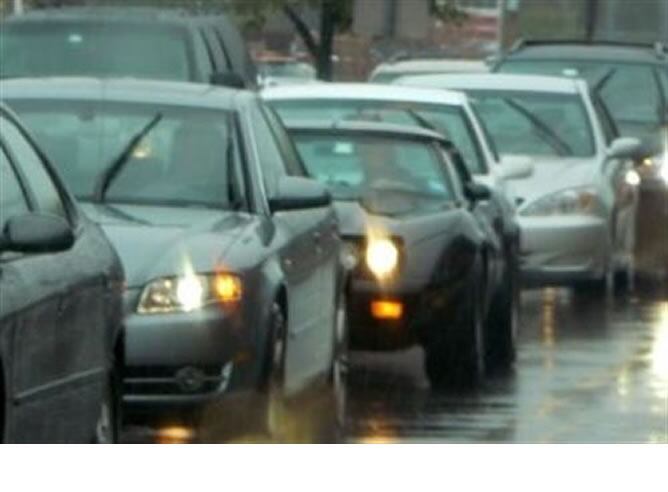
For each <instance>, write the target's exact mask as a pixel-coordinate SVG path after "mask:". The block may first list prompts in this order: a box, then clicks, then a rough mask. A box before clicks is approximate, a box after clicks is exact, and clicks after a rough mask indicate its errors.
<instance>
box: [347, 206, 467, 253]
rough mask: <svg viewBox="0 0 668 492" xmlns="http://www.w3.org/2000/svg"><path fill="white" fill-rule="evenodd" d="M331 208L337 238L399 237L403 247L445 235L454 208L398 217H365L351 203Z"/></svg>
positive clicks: (362, 210) (360, 210)
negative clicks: (379, 234) (372, 234)
mask: <svg viewBox="0 0 668 492" xmlns="http://www.w3.org/2000/svg"><path fill="white" fill-rule="evenodd" d="M334 208H335V210H336V215H337V218H338V221H339V229H340V231H341V235H342V236H343V237H344V238H345V237H360V236H364V235H365V234H367V233H368V232H369V231H382V233H383V234H388V235H396V236H401V237H402V239H403V240H404V243H405V244H407V245H409V244H417V243H419V242H421V241H425V240H428V239H430V238H433V237H436V236H439V235H441V234H443V233H444V232H446V231H447V227H445V225H446V224H447V222H448V220H449V218H450V216H451V213H450V212H453V211H455V210H456V208H455V207H454V206H452V207H450V208H446V209H443V210H439V211H437V212H434V211H431V212H425V213H423V214H412V215H407V216H401V217H387V216H383V215H374V214H371V213H369V212H368V211H367V210H366V209H365V208H364V207H362V206H361V205H360V204H359V203H358V202H355V201H335V202H334Z"/></svg>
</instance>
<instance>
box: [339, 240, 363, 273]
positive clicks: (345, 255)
mask: <svg viewBox="0 0 668 492" xmlns="http://www.w3.org/2000/svg"><path fill="white" fill-rule="evenodd" d="M341 264H342V265H343V268H345V269H346V270H354V269H355V268H356V267H357V265H358V264H359V250H358V249H357V246H355V245H354V244H352V243H344V244H343V247H342V248H341Z"/></svg>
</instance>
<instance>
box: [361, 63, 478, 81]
mask: <svg viewBox="0 0 668 492" xmlns="http://www.w3.org/2000/svg"><path fill="white" fill-rule="evenodd" d="M428 71H433V72H438V71H452V72H465V71H471V72H486V71H488V68H487V65H486V64H485V62H484V61H483V60H463V59H455V60H442V59H441V60H438V59H430V58H422V59H414V60H403V61H396V62H385V63H381V64H380V65H378V66H377V67H376V68H375V70H374V71H373V73H372V77H373V76H374V75H377V74H379V73H404V72H428Z"/></svg>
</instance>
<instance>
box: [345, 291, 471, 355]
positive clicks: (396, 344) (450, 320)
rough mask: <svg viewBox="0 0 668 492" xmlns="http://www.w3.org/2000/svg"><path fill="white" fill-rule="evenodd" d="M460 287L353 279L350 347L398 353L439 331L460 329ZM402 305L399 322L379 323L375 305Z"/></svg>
mask: <svg viewBox="0 0 668 492" xmlns="http://www.w3.org/2000/svg"><path fill="white" fill-rule="evenodd" d="M464 292H465V289H463V288H462V285H461V284H458V283H452V284H450V285H445V284H442V285H438V286H430V285H427V283H426V282H424V281H406V280H399V281H395V282H393V283H391V284H385V285H381V284H379V283H378V282H376V281H375V280H370V279H360V278H358V279H354V280H353V281H352V283H351V289H350V295H349V300H348V321H349V326H350V328H349V345H350V348H351V349H357V350H398V349H402V348H408V347H411V346H413V345H416V344H422V343H425V341H426V340H428V339H429V336H430V334H432V333H433V332H435V331H437V330H443V329H448V327H451V326H455V325H457V322H458V319H459V318H458V316H460V314H461V311H462V310H461V309H459V307H461V306H463V305H465V304H463V302H464V298H465V294H464ZM380 300H388V301H394V302H399V303H401V304H402V306H403V314H402V316H401V317H400V318H399V319H378V318H376V317H374V315H373V314H372V309H371V304H372V302H374V301H380Z"/></svg>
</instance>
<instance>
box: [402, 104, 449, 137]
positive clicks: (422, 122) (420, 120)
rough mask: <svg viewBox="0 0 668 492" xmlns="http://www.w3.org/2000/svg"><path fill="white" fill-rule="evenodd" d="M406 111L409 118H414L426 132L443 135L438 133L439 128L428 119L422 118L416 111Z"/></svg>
mask: <svg viewBox="0 0 668 492" xmlns="http://www.w3.org/2000/svg"><path fill="white" fill-rule="evenodd" d="M405 111H406V113H408V116H410V117H411V118H413V120H415V122H416V123H417V124H418V125H419V126H421V127H422V128H424V129H425V130H431V131H432V132H436V133H442V132H439V131H438V128H436V126H435V125H434V124H433V123H431V122H430V121H429V120H427V118H425V117H424V116H422V115H421V114H420V113H418V112H417V111H415V110H414V109H406V110H405Z"/></svg>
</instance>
